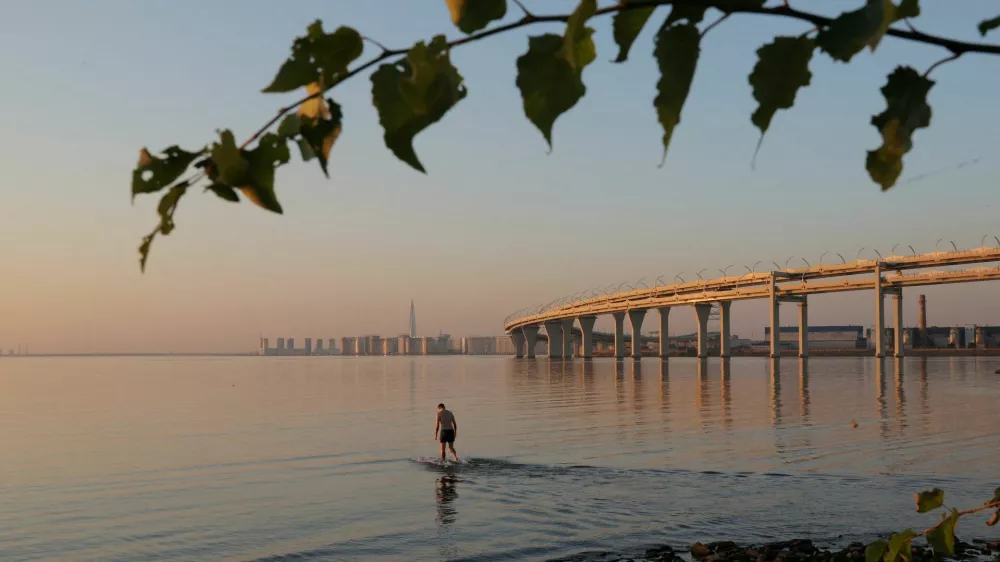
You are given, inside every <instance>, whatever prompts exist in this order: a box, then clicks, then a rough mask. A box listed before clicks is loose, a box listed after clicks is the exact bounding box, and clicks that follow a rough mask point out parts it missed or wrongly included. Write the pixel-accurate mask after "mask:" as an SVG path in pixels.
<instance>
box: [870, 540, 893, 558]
mask: <svg viewBox="0 0 1000 562" xmlns="http://www.w3.org/2000/svg"><path fill="white" fill-rule="evenodd" d="M887 550H889V543H888V542H887V541H875V542H873V543H871V544H870V545H868V547H867V548H865V562H881V560H882V556H884V555H885V553H886V551H887Z"/></svg>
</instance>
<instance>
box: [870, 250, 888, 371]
mask: <svg viewBox="0 0 1000 562" xmlns="http://www.w3.org/2000/svg"><path fill="white" fill-rule="evenodd" d="M884 297H885V288H884V287H883V286H882V267H881V266H880V265H876V266H875V333H874V334H872V337H873V338H874V339H875V342H874V343H875V357H885V300H884Z"/></svg>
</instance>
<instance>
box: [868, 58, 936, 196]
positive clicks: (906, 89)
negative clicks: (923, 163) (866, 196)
mask: <svg viewBox="0 0 1000 562" xmlns="http://www.w3.org/2000/svg"><path fill="white" fill-rule="evenodd" d="M933 85H934V81H933V80H930V79H928V78H926V77H924V76H921V75H920V73H918V72H917V71H916V70H914V69H913V68H911V67H908V66H905V67H904V66H901V67H897V68H896V70H894V71H893V72H892V74H890V75H889V80H888V82H887V83H886V85H885V86H883V87H882V95H883V96H885V100H886V105H887V107H886V109H885V111H883V112H882V113H880V114H878V115H876V116H874V117H872V125H874V126H875V128H877V129H878V130H879V132H880V133H882V146H881V147H879V148H878V149H877V150H870V151H868V158H867V160H866V162H865V165H866V167H867V168H868V174H869V175H870V176H871V178H872V180H874V181H875V182H876V183H878V184H879V185H881V186H882V190H883V191H885V190H887V189H889V188H891V187H892V186H893V185H895V183H896V180H897V179H899V175H900V174H901V173H902V171H903V155H904V154H906V153H907V152H909V151H910V148H912V147H913V133H914V131H916V130H917V129H920V128H924V127H927V126H928V125H930V123H931V107H930V106H929V105H927V92H928V91H930V89H931V86H933Z"/></svg>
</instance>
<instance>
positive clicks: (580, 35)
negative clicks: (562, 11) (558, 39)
mask: <svg viewBox="0 0 1000 562" xmlns="http://www.w3.org/2000/svg"><path fill="white" fill-rule="evenodd" d="M596 11H597V0H580V5H579V6H577V7H576V9H575V10H573V13H572V14H570V16H569V21H567V22H566V34H565V35H564V36H563V49H564V50H565V54H564V56H565V57H566V61H567V62H568V63H569V65H570V66H571V67H572V68H573V69H574V70H576V69H582V68H583V67H585V66H587V65H588V64H590V63H591V62H592V61H593V60H594V56H595V53H596V51H595V49H594V42H593V41H592V40H591V39H590V35H591V34H592V33H593V30H592V29H590V28H588V27H586V23H587V20H589V19H590V18H591V17H592V16H593V15H594V13H595V12H596ZM586 45H589V47H587V46H586Z"/></svg>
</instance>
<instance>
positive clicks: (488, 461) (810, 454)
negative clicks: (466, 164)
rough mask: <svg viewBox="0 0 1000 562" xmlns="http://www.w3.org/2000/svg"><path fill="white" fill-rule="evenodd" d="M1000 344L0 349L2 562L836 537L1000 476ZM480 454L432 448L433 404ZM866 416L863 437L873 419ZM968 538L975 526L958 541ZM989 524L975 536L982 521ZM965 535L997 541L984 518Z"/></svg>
mask: <svg viewBox="0 0 1000 562" xmlns="http://www.w3.org/2000/svg"><path fill="white" fill-rule="evenodd" d="M997 367H998V365H997V360H995V359H989V358H985V359H976V358H930V359H927V358H922V359H921V358H915V359H907V360H905V361H904V362H896V361H893V360H886V361H883V362H876V361H875V360H874V359H867V358H813V359H811V360H809V361H808V362H807V363H802V362H800V361H798V360H796V359H788V358H786V359H783V360H781V361H780V363H779V364H778V365H777V368H775V367H774V366H773V364H772V363H771V362H770V361H769V360H767V359H755V358H740V359H733V360H731V361H730V362H729V363H721V362H720V361H718V360H709V361H707V362H704V361H698V360H695V359H683V358H674V359H670V360H669V361H668V362H661V361H660V360H655V359H646V360H643V361H642V362H639V363H634V362H632V361H626V362H624V363H616V362H614V361H612V360H601V359H597V360H594V361H590V362H583V361H579V360H578V361H570V362H551V363H550V362H548V361H546V360H538V361H534V360H521V361H518V360H513V359H510V358H502V357H415V358H408V357H388V358H378V357H362V358H353V357H343V358H342V357H317V358H278V357H275V358H257V357H243V358H205V357H199V358H183V357H169V358H167V357H163V358H116V357H107V358H48V359H43V358H24V359H17V358H4V359H2V360H0V444H2V446H3V453H2V456H0V559H5V560H8V559H10V560H15V559H16V560H33V559H63V560H68V559H72V560H136V559H159V560H195V559H200V560H220V559H225V560H257V559H265V560H285V559H288V560H292V559H294V560H310V559H315V560H325V559H357V558H379V559H400V560H403V559H405V560H440V559H470V560H505V559H538V560H545V559H549V558H553V557H558V556H565V555H569V554H576V553H581V552H587V551H597V550H605V549H606V550H615V551H629V550H630V549H640V548H642V547H644V546H648V545H656V544H664V543H665V544H672V545H674V546H677V547H684V546H686V545H688V544H689V543H691V542H693V541H695V540H702V541H705V540H712V539H734V540H741V541H764V540H772V539H783V538H791V537H810V538H813V539H814V540H817V541H819V542H821V543H827V544H833V545H839V544H844V543H846V542H849V541H850V540H854V539H862V540H863V539H865V538H870V537H871V536H873V534H874V533H880V532H886V531H892V530H897V529H898V528H900V527H902V526H909V525H913V526H928V525H930V524H931V523H932V522H933V521H932V520H931V519H929V517H932V516H927V515H918V514H916V513H914V512H913V507H912V493H913V492H914V491H915V490H918V489H922V488H925V487H930V486H938V487H941V488H943V489H945V490H946V492H947V494H948V499H949V502H948V503H949V504H950V505H957V506H971V505H978V504H980V503H982V501H983V500H984V499H986V498H985V496H987V495H988V494H989V491H991V490H992V488H993V487H994V486H996V485H998V484H1000V482H997V476H996V474H997V473H996V451H997V450H998V446H1000V431H998V430H997V424H996V419H997V418H996V405H997V403H998V401H1000V376H998V375H995V374H994V371H995V370H996V369H997ZM438 402H445V403H446V404H447V405H448V407H449V408H450V409H452V410H453V411H454V412H455V414H456V416H457V418H458V422H459V439H458V441H457V443H456V447H457V449H458V451H459V453H460V454H462V455H463V456H466V457H470V459H471V460H469V462H467V463H465V464H461V465H457V466H454V467H445V468H442V467H437V466H430V465H427V464H421V463H417V462H414V459H416V458H417V457H420V456H432V455H435V454H436V452H437V443H436V442H434V441H433V440H432V439H433V429H434V413H435V409H434V408H435V405H436V404H437V403H438ZM855 424H856V425H857V427H854V426H855ZM963 533H964V534H963ZM970 533H971V535H970ZM960 535H962V536H963V538H966V539H967V538H971V536H984V537H990V536H991V535H989V534H988V530H987V529H986V528H985V527H982V526H981V525H979V524H978V522H974V523H970V524H968V525H967V526H966V528H965V529H964V530H960Z"/></svg>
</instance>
